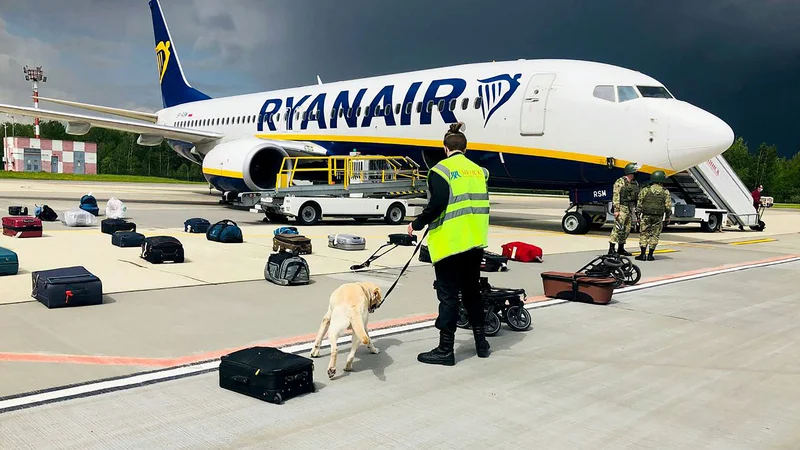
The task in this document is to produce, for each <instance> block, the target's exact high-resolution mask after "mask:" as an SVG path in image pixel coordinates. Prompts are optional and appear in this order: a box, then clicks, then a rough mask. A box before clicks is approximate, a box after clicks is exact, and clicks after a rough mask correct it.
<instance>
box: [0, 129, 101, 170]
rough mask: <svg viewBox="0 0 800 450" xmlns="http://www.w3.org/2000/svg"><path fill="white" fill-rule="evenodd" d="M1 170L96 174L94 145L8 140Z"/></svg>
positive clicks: (4, 143) (70, 142)
mask: <svg viewBox="0 0 800 450" xmlns="http://www.w3.org/2000/svg"><path fill="white" fill-rule="evenodd" d="M3 169H4V170H7V171H10V172H51V173H74V174H92V175H93V174H96V173H97V143H95V142H75V141H60V140H58V141H56V140H51V139H34V138H26V137H8V138H5V142H3Z"/></svg>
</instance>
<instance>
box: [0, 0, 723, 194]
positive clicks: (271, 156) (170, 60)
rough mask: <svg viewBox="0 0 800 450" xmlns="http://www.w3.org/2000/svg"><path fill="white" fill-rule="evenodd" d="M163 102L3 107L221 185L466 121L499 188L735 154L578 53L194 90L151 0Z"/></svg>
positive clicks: (393, 148)
mask: <svg viewBox="0 0 800 450" xmlns="http://www.w3.org/2000/svg"><path fill="white" fill-rule="evenodd" d="M149 4H150V9H151V12H152V18H153V28H154V35H155V53H156V61H157V67H158V78H159V81H160V84H161V95H162V99H163V105H164V108H163V109H161V110H159V111H158V112H156V113H154V114H150V113H141V112H136V111H128V110H121V109H117V108H110V107H104V106H96V105H88V104H84V103H77V102H71V101H66V100H56V99H40V100H43V101H51V102H55V103H59V104H63V105H67V106H73V107H79V108H83V109H88V110H92V111H95V112H101V113H104V114H111V115H115V116H118V117H121V119H108V118H101V117H92V116H89V115H81V114H71V113H63V112H57V111H49V110H44V109H34V108H27V107H17V106H11V105H0V112H6V113H10V114H19V115H26V116H31V117H33V116H38V117H40V118H45V119H51V120H60V121H66V122H67V123H68V126H67V132H68V133H70V134H73V135H80V134H85V133H87V132H88V131H89V129H90V128H91V127H103V128H111V129H117V130H123V131H127V132H132V133H138V134H139V140H138V142H139V144H141V145H150V146H155V145H159V144H160V143H161V142H162V141H163V140H164V139H166V140H167V142H168V143H169V145H170V146H171V147H172V148H173V149H174V150H175V151H176V152H177V153H179V154H180V155H181V156H183V157H184V158H186V159H188V160H189V161H192V162H194V163H196V164H199V165H202V170H203V173H204V175H205V177H206V179H207V180H208V181H209V183H210V184H211V185H213V186H214V187H216V188H217V189H218V190H219V191H221V192H223V193H228V194H230V193H237V192H248V191H259V190H266V189H271V188H273V187H274V186H275V182H276V174H277V173H278V170H279V168H280V167H281V164H282V161H283V158H284V157H286V156H326V155H346V154H348V153H350V152H351V151H353V150H357V151H359V152H361V154H366V155H370V154H372V155H384V156H408V157H411V158H412V159H414V160H415V161H417V163H419V164H420V165H421V166H422V167H426V166H427V167H432V166H433V164H435V163H436V162H438V160H440V159H441V158H442V157H443V150H442V139H443V136H444V134H445V132H446V131H447V129H448V124H450V123H454V122H457V121H462V122H464V123H465V124H466V132H465V134H466V136H467V139H468V141H469V145H468V151H467V156H468V157H469V158H470V159H472V160H474V161H475V162H477V163H478V164H480V165H481V166H483V167H485V168H487V169H488V170H489V172H490V179H489V184H490V186H492V187H518V188H536V189H560V190H567V189H574V188H592V187H595V186H602V187H604V188H610V186H611V183H613V181H614V180H615V179H617V178H619V177H620V176H621V175H622V168H624V167H625V165H626V164H628V163H629V162H636V163H638V165H639V167H640V170H641V172H642V173H652V172H653V171H655V170H659V169H660V170H663V171H664V172H666V173H667V175H668V176H669V175H671V174H674V173H676V172H680V171H683V170H686V169H688V168H690V167H693V166H696V165H698V164H701V163H704V162H705V161H707V160H709V159H710V158H712V157H714V156H717V155H719V154H721V153H722V152H724V151H725V150H727V149H728V148H729V147H730V145H731V144H732V142H733V131H732V130H731V128H730V127H729V126H728V125H727V124H726V123H725V122H723V121H722V120H720V119H719V118H717V117H715V116H714V115H712V114H710V113H708V112H706V111H704V110H702V109H700V108H697V107H695V106H693V105H691V104H689V103H686V102H683V101H680V100H677V99H675V98H674V97H673V95H672V94H671V93H670V91H669V90H668V89H667V88H666V87H665V86H664V85H663V84H662V83H659V82H658V81H657V80H655V79H653V78H651V77H649V76H646V75H643V74H641V73H639V72H636V71H633V70H628V69H624V68H620V67H615V66H611V65H606V64H600V63H594V62H585V61H572V60H528V61H526V60H518V61H510V62H488V63H479V64H466V65H459V66H452V67H444V68H439V69H432V70H422V71H416V72H407V73H401V74H395V75H387V76H379V77H373V78H364V79H358V80H352V81H342V82H335V83H322V81H321V80H319V79H318V84H315V85H309V86H305V87H299V88H293V89H285V90H278V91H270V92H261V93H256V94H247V95H239V96H233V97H225V98H213V99H212V98H210V97H209V96H208V95H206V94H204V93H202V92H200V91H198V90H197V89H195V88H193V87H192V86H191V85H190V84H189V82H188V81H187V80H186V76H185V75H184V72H183V69H182V68H181V63H180V58H179V57H178V50H177V47H176V45H175V42H174V41H173V40H172V37H171V36H170V32H169V29H168V27H167V24H166V21H165V20H164V15H163V13H162V11H161V7H160V5H159V2H158V0H151V1H150V2H149Z"/></svg>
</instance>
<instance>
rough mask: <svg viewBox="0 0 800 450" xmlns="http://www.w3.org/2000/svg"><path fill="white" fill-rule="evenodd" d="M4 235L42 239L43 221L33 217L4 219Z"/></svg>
mask: <svg viewBox="0 0 800 450" xmlns="http://www.w3.org/2000/svg"><path fill="white" fill-rule="evenodd" d="M3 234H4V235H6V236H12V237H19V238H31V237H42V220H41V219H39V218H37V217H31V216H22V217H20V216H14V217H3Z"/></svg>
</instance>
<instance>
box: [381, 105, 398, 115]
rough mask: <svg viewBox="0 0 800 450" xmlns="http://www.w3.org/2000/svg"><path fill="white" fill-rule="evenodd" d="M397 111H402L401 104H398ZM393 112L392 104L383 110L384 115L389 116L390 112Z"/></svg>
mask: <svg viewBox="0 0 800 450" xmlns="http://www.w3.org/2000/svg"><path fill="white" fill-rule="evenodd" d="M397 112H400V104H398V105H397ZM391 113H392V105H386V110H384V111H383V115H384V116H386V117H389V114H391Z"/></svg>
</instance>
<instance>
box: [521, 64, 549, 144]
mask: <svg viewBox="0 0 800 450" xmlns="http://www.w3.org/2000/svg"><path fill="white" fill-rule="evenodd" d="M555 79H556V74H554V73H539V74H536V75H534V76H532V77H531V79H530V81H529V82H528V87H527V88H526V89H525V97H523V100H522V111H521V113H520V122H519V133H520V134H521V135H523V136H541V135H543V134H544V126H545V114H546V113H547V99H548V98H550V88H551V87H552V86H553V81H555Z"/></svg>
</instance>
